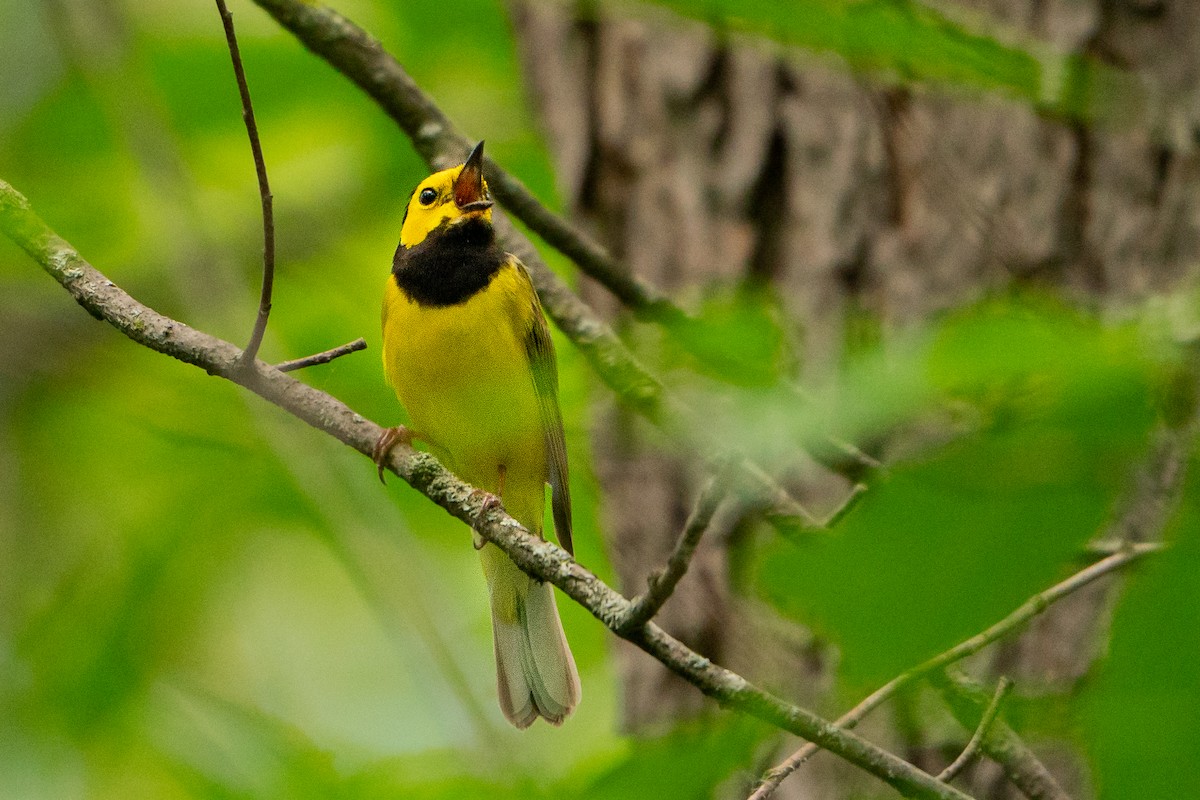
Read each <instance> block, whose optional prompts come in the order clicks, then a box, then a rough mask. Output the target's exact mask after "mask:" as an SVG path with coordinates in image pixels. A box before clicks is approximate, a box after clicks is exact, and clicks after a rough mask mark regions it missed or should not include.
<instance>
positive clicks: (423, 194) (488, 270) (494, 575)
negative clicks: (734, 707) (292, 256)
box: [375, 142, 580, 728]
mask: <svg viewBox="0 0 1200 800" xmlns="http://www.w3.org/2000/svg"><path fill="white" fill-rule="evenodd" d="M491 206H492V201H491V200H490V199H489V197H488V191H487V184H486V183H485V182H484V180H483V142H480V143H479V144H478V145H477V146H476V147H475V149H474V150H473V151H472V152H471V155H470V157H469V158H468V159H467V161H466V163H464V164H462V165H461V166H457V167H452V168H451V169H447V170H443V171H441V172H437V173H434V174H433V175H430V176H429V177H428V178H426V179H425V180H423V181H422V182H421V183H420V185H419V186H417V188H416V191H414V192H413V195H412V198H411V199H410V200H409V202H408V208H407V210H406V211H405V215H404V222H403V224H402V226H401V230H400V245H399V247H397V248H396V256H395V259H394V260H393V263H392V274H391V276H390V277H389V279H388V281H387V289H386V293H385V296H384V301H383V366H384V372H385V374H386V376H387V380H388V383H389V384H391V386H392V388H393V389H395V391H396V396H397V397H398V398H399V399H400V402H401V403H403V404H404V407H405V408H406V409H407V410H408V414H409V417H410V418H411V421H412V429H411V430H410V429H406V428H404V427H402V426H401V427H398V428H392V429H390V430H388V431H387V432H385V433H384V434H383V436H381V437H380V439H379V442H378V444H377V445H376V447H375V461H376V463H377V464H379V465H380V477H382V474H383V473H382V463H383V458H384V457H385V456H386V454H387V452H388V450H389V449H390V448H391V447H392V446H393V445H394V444H395V443H396V442H398V441H411V440H412V439H413V438H417V439H420V440H421V441H423V442H425V443H426V444H427V445H428V446H429V448H430V450H431V451H432V452H433V453H434V455H436V456H437V457H438V458H439V459H441V461H442V462H443V463H444V464H445V465H446V466H447V467H448V468H449V469H450V470H451V471H453V472H454V473H455V474H456V475H458V476H459V477H460V478H462V479H463V480H464V481H467V482H468V483H470V484H471V485H473V486H477V487H479V488H481V489H484V490H485V491H488V492H491V493H493V494H494V498H492V497H489V498H488V504H489V505H493V504H495V503H497V502H502V503H503V505H504V508H505V510H507V511H508V513H509V514H511V515H512V516H513V517H514V518H515V519H516V520H517V521H518V522H520V523H521V524H522V525H524V526H525V527H526V528H528V529H529V530H530V531H531V532H532V533H534V534H535V535H539V536H540V535H541V534H542V516H543V513H544V509H545V502H546V499H545V493H546V483H547V482H549V484H550V487H551V503H552V510H553V516H554V527H555V530H556V532H557V534H558V540H559V543H560V544H561V545H562V546H563V547H564V548H565V549H566V550H567V551H568V552H571V550H572V547H571V497H570V489H569V487H568V485H567V451H566V444H565V441H564V438H563V426H562V415H561V413H560V411H559V407H558V367H557V365H556V362H555V359H554V347H553V345H552V344H551V341H550V332H549V330H547V328H546V319H545V317H544V316H543V315H542V307H541V304H540V303H539V302H538V297H537V293H536V292H535V291H534V289H533V284H532V283H531V282H530V279H529V274H528V273H527V272H526V271H525V267H524V266H523V265H522V264H521V262H520V261H518V260H517V258H516V257H515V256H513V255H511V254H509V253H505V252H504V251H503V250H502V249H501V248H500V245H499V244H498V243H497V242H496V234H495V230H494V229H493V227H492V211H491ZM475 547H476V549H477V550H479V555H480V557H481V558H482V560H483V572H484V575H485V577H486V578H487V584H488V590H489V591H490V593H491V607H492V632H493V644H494V646H495V651H496V684H497V689H498V693H499V696H500V709H501V710H502V711H503V712H504V716H505V717H507V718H508V721H509V722H511V723H512V724H513V725H515V726H517V727H518V728H525V727H528V726H529V725H530V724H532V723H533V721H534V720H535V719H537V718H538V717H539V716H541V717H544V718H545V719H546V720H547V721H549V722H551V723H553V724H555V725H558V724H560V723H562V721H563V720H564V719H566V717H567V715H569V714H570V713H571V711H572V710H574V708H575V706H576V705H577V704H578V703H579V693H580V692H579V673H578V671H577V670H576V667H575V659H574V658H573V657H572V656H571V650H570V648H569V647H568V646H567V639H566V636H565V635H564V634H563V629H562V622H561V621H560V620H559V617H558V608H557V607H556V606H555V603H554V593H553V591H552V589H551V586H550V584H547V583H542V582H540V581H537V580H534V579H531V578H530V577H529V576H528V575H526V574H525V573H524V572H522V571H521V570H520V569H519V568H518V567H517V565H516V564H514V563H513V562H512V561H511V560H510V559H509V558H508V556H506V555H505V554H504V552H503V551H502V550H500V548H498V547H496V546H495V545H493V544H489V543H486V542H484V541H483V539H482V538H480V537H479V535H478V534H476V535H475Z"/></svg>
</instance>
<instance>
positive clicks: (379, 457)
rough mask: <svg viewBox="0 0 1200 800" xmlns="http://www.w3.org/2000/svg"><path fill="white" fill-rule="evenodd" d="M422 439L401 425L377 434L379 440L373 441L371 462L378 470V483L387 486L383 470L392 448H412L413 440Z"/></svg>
mask: <svg viewBox="0 0 1200 800" xmlns="http://www.w3.org/2000/svg"><path fill="white" fill-rule="evenodd" d="M423 438H424V437H423V436H421V434H420V433H418V432H417V431H414V430H411V429H410V428H406V427H405V426H403V425H397V426H396V427H394V428H385V429H384V431H383V433H381V434H379V438H378V439H377V440H376V441H375V446H374V447H373V448H371V460H372V461H374V462H375V468H376V469H377V470H379V482H380V483H382V484H384V485H387V481H386V480H384V478H383V468H384V462H385V461H386V460H387V457H388V453H390V452H391V451H392V448H393V447H395V446H396V445H398V444H404V445H408V446H409V447H412V443H413V439H423Z"/></svg>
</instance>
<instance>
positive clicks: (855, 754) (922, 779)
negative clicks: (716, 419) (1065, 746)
mask: <svg viewBox="0 0 1200 800" xmlns="http://www.w3.org/2000/svg"><path fill="white" fill-rule="evenodd" d="M0 232H2V233H4V234H5V235H6V236H7V237H8V238H10V239H12V240H13V242H15V243H16V244H17V245H18V246H19V247H21V248H22V249H23V250H25V252H26V253H28V254H29V255H30V256H31V257H32V258H33V259H34V260H35V261H36V262H37V263H38V264H40V265H41V266H42V268H43V269H44V270H45V271H46V272H48V273H49V274H50V275H51V276H52V277H53V278H54V279H55V280H57V281H58V282H59V283H60V284H61V285H62V286H63V288H65V289H66V290H67V291H68V292H70V294H71V296H72V297H73V298H74V299H75V301H76V302H77V303H79V304H80V305H81V306H83V308H84V309H86V310H87V311H88V312H89V313H91V314H92V315H93V316H95V317H96V318H98V319H101V320H103V321H105V322H108V323H109V324H110V325H113V326H114V327H115V328H117V329H118V330H119V331H121V332H122V333H123V334H125V335H126V336H127V337H129V338H130V339H132V340H133V341H135V342H137V343H138V344H141V345H143V346H145V347H149V348H150V349H153V350H156V351H158V352H160V353H164V354H166V355H169V356H171V357H173V358H177V359H179V360H180V361H184V362H186V363H188V364H194V365H195V366H198V367H200V368H201V369H203V370H205V371H206V372H208V373H209V374H210V375H215V376H218V377H222V378H226V379H227V380H230V381H233V382H234V383H237V384H239V385H241V386H243V387H245V388H247V389H249V390H250V391H252V392H254V393H255V394H257V395H259V396H260V397H262V398H263V399H265V400H267V401H268V402H270V403H272V404H274V405H276V406H278V407H280V408H282V409H284V410H285V411H288V412H289V413H291V414H293V415H294V416H296V417H297V418H299V419H301V420H303V421H304V422H305V423H307V424H309V425H311V426H312V427H314V428H316V429H318V430H321V431H324V432H325V433H328V434H329V435H331V436H333V437H335V438H336V439H338V440H339V441H341V442H343V443H345V444H347V445H349V446H351V447H353V448H354V449H356V450H358V451H359V452H360V453H362V454H364V455H369V454H370V452H371V449H372V447H373V446H374V444H375V441H376V440H377V439H378V438H379V435H380V434H381V433H382V432H383V429H382V428H381V427H380V426H379V425H377V424H375V423H374V422H371V421H370V420H367V419H365V418H363V417H362V416H360V415H358V414H356V413H354V411H353V410H351V409H350V408H349V407H348V406H346V405H345V404H344V403H342V402H341V401H339V400H337V399H335V398H333V397H331V396H330V395H328V394H325V393H324V392H322V391H319V390H317V389H314V388H313V387H311V386H307V385H305V384H303V383H300V382H298V381H296V380H295V379H293V378H290V377H288V376H287V375H285V374H284V373H282V372H280V371H278V370H276V369H274V368H272V367H270V366H269V365H267V364H263V363H262V362H261V361H255V362H253V364H252V365H250V366H249V367H243V366H242V364H241V360H240V359H241V351H240V350H239V349H238V348H237V347H236V346H235V345H233V344H230V343H229V342H226V341H223V340H221V339H217V338H216V337H213V336H210V335H208V334H206V333H203V332H201V331H198V330H196V329H195V328H192V327H190V326H188V325H185V324H183V323H181V322H178V321H176V320H173V319H170V318H169V317H165V316H163V315H162V314H159V313H158V312H156V311H154V310H153V309H151V308H150V307H148V306H145V305H143V304H141V303H139V302H138V301H137V300H135V299H133V298H132V297H130V296H129V295H128V294H126V293H125V292H124V291H123V290H122V289H120V288H119V287H117V286H116V285H115V284H114V283H113V282H112V281H111V280H109V279H108V278H106V277H105V276H104V275H103V274H101V273H100V272H98V271H97V270H96V269H95V268H94V267H92V266H91V265H90V264H88V263H87V262H86V261H84V260H83V258H82V257H81V256H80V255H79V253H78V252H76V251H75V250H74V248H72V247H71V246H70V245H69V244H68V243H67V242H65V241H64V240H63V239H61V238H60V237H59V236H58V235H57V234H55V233H54V231H52V230H50V228H49V227H47V226H46V224H45V223H44V222H43V221H42V220H41V219H40V218H39V217H38V216H37V215H36V214H35V213H34V212H33V210H32V209H31V208H30V207H29V202H28V201H27V200H26V199H25V198H24V197H23V196H22V195H21V194H19V193H18V192H16V191H15V190H14V189H13V188H12V187H11V186H9V185H8V184H7V183H4V182H3V181H0ZM387 466H388V467H389V468H390V469H391V470H392V471H394V472H395V473H396V474H397V475H399V476H400V477H401V478H403V479H404V480H405V481H407V482H408V483H409V484H411V485H412V486H413V487H414V488H415V489H417V490H418V491H420V492H421V493H422V494H424V495H425V496H426V497H428V498H429V499H430V500H432V501H434V502H435V503H437V504H438V505H440V506H441V507H442V508H444V509H445V510H446V511H448V512H450V514H451V515H453V516H454V517H456V518H457V519H460V520H462V521H463V522H465V523H467V524H468V525H473V526H474V528H475V530H476V531H478V533H479V534H480V535H481V536H483V537H484V538H485V539H487V540H488V541H490V542H492V543H494V544H496V545H497V546H498V547H500V548H501V549H502V550H504V552H505V553H507V554H508V555H509V557H511V558H512V559H513V561H515V562H516V563H517V565H518V566H520V567H521V569H523V570H525V571H526V572H528V573H529V574H530V575H533V576H535V577H537V578H539V579H541V580H546V581H549V582H551V583H553V584H554V585H555V586H557V587H558V588H559V589H561V590H562V591H563V592H564V593H566V595H567V596H568V597H570V598H571V599H572V600H574V601H575V602H577V603H579V604H580V605H582V606H584V607H585V608H587V610H588V611H589V612H591V614H592V615H593V616H595V617H596V618H597V619H598V620H600V621H601V622H602V623H604V624H605V626H607V627H608V628H609V629H610V630H613V631H614V632H617V633H619V634H620V635H622V636H623V637H624V638H626V639H628V640H629V641H631V642H633V643H634V644H635V645H637V646H638V647H639V648H641V649H642V650H644V651H646V652H647V653H649V654H650V655H651V656H653V657H654V658H656V659H658V660H659V661H660V662H662V663H663V665H665V666H666V667H667V668H668V669H670V670H671V671H673V672H675V673H676V674H677V675H679V676H680V677H682V678H683V679H684V680H686V681H688V682H689V683H691V684H692V685H693V686H695V687H696V688H698V689H699V690H700V691H701V692H703V693H704V694H706V695H708V696H709V697H711V698H713V699H715V700H716V701H717V702H718V703H720V704H721V705H723V706H727V707H730V708H735V709H738V710H739V711H741V712H743V713H746V714H750V715H752V716H754V717H757V718H759V719H761V720H764V721H766V722H768V723H770V724H772V725H775V726H777V727H779V728H782V729H783V730H786V731H789V732H791V733H794V734H796V735H798V736H802V737H804V738H806V739H809V740H811V741H813V742H817V743H818V744H819V745H820V746H821V747H823V748H825V749H826V750H830V751H831V752H834V753H837V754H838V755H839V756H841V757H842V758H844V759H846V760H847V761H849V762H850V763H852V764H855V765H856V766H858V767H860V768H862V769H863V770H865V771H867V772H870V773H871V774H873V775H875V776H877V777H879V778H880V779H881V780H883V781H886V782H887V783H889V784H890V785H892V786H893V787H895V788H896V789H897V790H898V791H900V792H901V793H903V794H904V795H906V796H909V797H918V798H937V799H938V800H970V798H969V796H968V795H966V794H964V793H962V792H960V791H959V790H957V789H955V788H954V787H952V786H949V785H947V784H945V783H942V782H940V781H938V780H937V779H935V778H933V777H932V776H930V775H928V774H927V773H925V772H922V771H921V770H919V769H917V768H916V767H914V766H913V765H912V764H909V763H908V762H907V761H904V760H903V759H901V758H899V757H897V756H896V755H894V754H892V753H889V752H887V751H885V750H883V749H881V748H879V747H877V746H876V745H873V744H871V743H870V742H867V741H865V740H864V739H861V738H859V737H858V736H856V735H855V734H853V733H852V732H850V731H847V730H843V729H841V728H838V727H836V726H834V725H832V724H831V723H829V722H828V721H827V720H825V719H822V718H821V717H819V716H817V715H816V714H814V713H813V712H811V711H809V710H807V709H805V708H802V707H799V706H795V705H791V704H790V703H787V702H785V701H783V700H781V699H780V698H778V697H776V696H774V695H772V694H770V693H769V692H767V691H765V690H763V689H761V688H759V687H757V686H754V685H753V684H751V683H749V682H748V681H747V680H745V679H744V678H742V677H741V676H740V675H737V674H735V673H733V672H730V671H729V670H727V669H724V668H723V667H720V666H717V665H716V664H713V663H712V662H711V661H709V660H708V659H707V658H704V657H703V656H701V655H699V654H698V653H696V652H694V651H692V650H690V649H688V648H687V647H686V646H685V645H684V644H683V643H682V642H680V641H678V640H677V639H674V638H673V637H671V636H670V635H668V634H667V633H665V632H664V631H663V630H662V629H661V628H659V627H658V626H657V625H655V624H653V623H647V624H646V625H645V626H643V627H642V628H640V629H637V630H635V631H626V632H620V631H619V630H618V629H619V627H620V621H621V619H622V618H624V617H625V616H626V615H627V614H628V613H629V608H630V604H629V601H628V600H626V599H625V598H624V597H622V596H621V595H620V594H618V593H617V592H616V591H614V590H613V589H612V588H610V587H609V586H608V585H607V584H605V583H604V582H602V581H601V580H600V579H599V578H597V577H596V576H595V575H593V574H592V573H591V572H589V571H588V570H586V569H584V568H583V567H582V566H580V565H579V564H578V563H577V562H575V561H574V560H573V559H572V558H571V557H570V555H568V554H567V553H566V551H564V550H562V549H561V548H559V547H558V546H557V545H554V544H552V543H550V542H547V541H545V540H542V539H540V538H538V537H535V536H533V535H532V534H530V533H529V532H528V531H526V530H525V529H524V528H522V527H521V525H520V523H518V522H517V521H516V520H514V519H512V518H511V517H509V516H508V515H507V514H505V513H504V512H503V511H501V510H499V509H492V510H491V511H490V512H489V513H487V514H486V515H483V517H482V519H480V513H481V511H482V509H483V503H484V496H483V494H482V493H481V492H479V491H478V490H476V489H474V488H473V487H471V486H469V485H467V484H465V483H463V482H462V481H460V480H458V479H457V478H455V477H454V476H453V475H451V474H450V473H449V472H447V471H446V469H445V468H444V467H442V465H441V464H439V463H438V461H437V459H435V458H433V457H432V456H430V455H429V454H427V453H418V452H416V451H414V450H413V449H412V448H410V447H406V446H397V447H396V448H394V449H393V450H392V453H391V455H390V456H389V458H388V462H387Z"/></svg>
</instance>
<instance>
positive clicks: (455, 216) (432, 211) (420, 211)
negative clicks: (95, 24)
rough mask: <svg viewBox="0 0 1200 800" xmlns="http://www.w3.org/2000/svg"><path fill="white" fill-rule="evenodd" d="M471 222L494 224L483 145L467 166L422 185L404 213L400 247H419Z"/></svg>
mask: <svg viewBox="0 0 1200 800" xmlns="http://www.w3.org/2000/svg"><path fill="white" fill-rule="evenodd" d="M471 219H482V220H484V221H486V222H488V223H491V221H492V200H491V197H490V196H489V195H488V188H487V183H486V182H485V181H484V180H483V142H480V143H479V144H477V145H475V149H474V150H472V151H471V155H470V156H468V157H467V160H466V163H463V164H460V165H459V166H457V167H451V168H450V169H444V170H442V171H441V172H435V173H433V174H432V175H430V176H429V177H428V178H426V179H425V180H423V181H421V183H420V185H419V186H417V188H416V190H415V191H413V194H412V197H411V198H409V201H408V208H407V209H406V210H405V212H404V223H403V225H402V226H401V228H400V244H401V245H402V246H404V247H415V246H416V245H418V244H420V243H421V242H423V241H424V240H425V237H427V236H428V235H429V234H430V233H432V232H433V231H435V230H437V229H438V228H439V227H441V226H442V225H448V226H449V225H458V224H461V223H463V222H466V221H467V220H471Z"/></svg>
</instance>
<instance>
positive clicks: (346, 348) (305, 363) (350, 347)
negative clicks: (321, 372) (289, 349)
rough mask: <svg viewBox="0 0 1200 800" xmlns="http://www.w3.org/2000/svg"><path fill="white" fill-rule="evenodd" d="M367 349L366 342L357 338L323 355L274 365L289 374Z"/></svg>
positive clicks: (316, 354)
mask: <svg viewBox="0 0 1200 800" xmlns="http://www.w3.org/2000/svg"><path fill="white" fill-rule="evenodd" d="M366 349H367V340H366V339H363V338H362V337H359V338H357V339H355V340H354V341H353V342H347V343H346V344H344V345H341V346H340V347H335V348H333V349H332V350H326V351H325V352H324V353H313V354H312V355H311V356H305V357H304V358H294V359H292V360H291V361H283V362H281V363H279V364H276V365H275V369H277V370H279V371H280V372H291V371H293V370H297V369H304V368H305V367H315V366H316V365H318V364H328V363H329V362H330V361H333V360H334V359H335V358H341V357H342V356H348V355H350V354H351V353H357V352H358V351H359V350H366Z"/></svg>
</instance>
